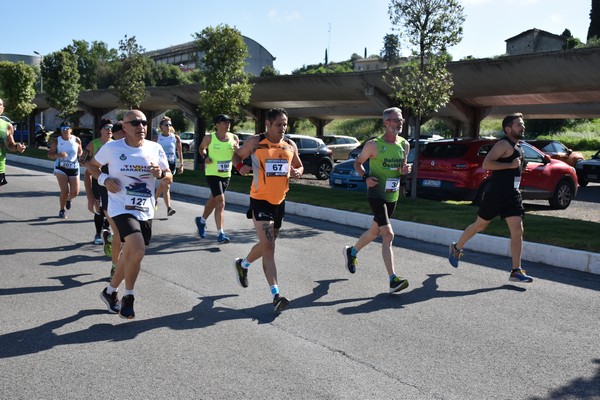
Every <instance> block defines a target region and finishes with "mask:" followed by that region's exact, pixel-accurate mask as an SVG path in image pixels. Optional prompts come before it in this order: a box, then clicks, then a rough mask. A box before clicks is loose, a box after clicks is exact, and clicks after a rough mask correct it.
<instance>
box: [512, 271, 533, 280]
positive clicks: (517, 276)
mask: <svg viewBox="0 0 600 400" xmlns="http://www.w3.org/2000/svg"><path fill="white" fill-rule="evenodd" d="M508 280H509V281H511V282H521V283H531V282H533V278H532V277H530V276H529V275H527V271H525V270H524V269H523V268H516V269H513V270H512V271H510V277H509V278H508Z"/></svg>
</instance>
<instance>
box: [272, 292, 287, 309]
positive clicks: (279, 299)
mask: <svg viewBox="0 0 600 400" xmlns="http://www.w3.org/2000/svg"><path fill="white" fill-rule="evenodd" d="M288 304H290V301H289V300H288V299H286V298H285V297H283V296H281V295H280V294H276V295H275V298H273V308H274V309H275V312H276V313H280V312H282V311H283V310H285V309H286V308H287V306H288Z"/></svg>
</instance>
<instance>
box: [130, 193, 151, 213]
mask: <svg viewBox="0 0 600 400" xmlns="http://www.w3.org/2000/svg"><path fill="white" fill-rule="evenodd" d="M150 203H151V201H150V197H146V196H144V195H140V196H136V195H130V194H128V195H126V196H125V209H126V210H136V211H141V212H143V213H147V212H148V211H149V210H150V206H151V204H150Z"/></svg>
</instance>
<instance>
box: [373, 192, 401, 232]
mask: <svg viewBox="0 0 600 400" xmlns="http://www.w3.org/2000/svg"><path fill="white" fill-rule="evenodd" d="M368 199H369V205H370V206H371V211H372V212H373V221H375V222H376V223H377V225H379V226H380V227H381V226H386V225H389V224H390V223H391V222H390V218H391V217H392V214H394V210H395V209H396V202H395V201H393V202H391V203H390V202H387V201H385V200H383V199H380V198H378V197H369V198H368Z"/></svg>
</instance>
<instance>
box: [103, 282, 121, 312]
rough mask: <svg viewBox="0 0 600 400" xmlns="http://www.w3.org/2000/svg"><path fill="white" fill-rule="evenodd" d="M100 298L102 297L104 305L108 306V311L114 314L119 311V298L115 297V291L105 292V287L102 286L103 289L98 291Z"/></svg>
mask: <svg viewBox="0 0 600 400" xmlns="http://www.w3.org/2000/svg"><path fill="white" fill-rule="evenodd" d="M100 298H101V299H102V301H103V302H104V304H106V307H108V312H109V313H111V314H116V313H118V312H119V309H120V308H121V307H120V306H119V298H118V297H117V292H112V294H108V293H107V292H106V288H104V290H102V292H101V293H100Z"/></svg>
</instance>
